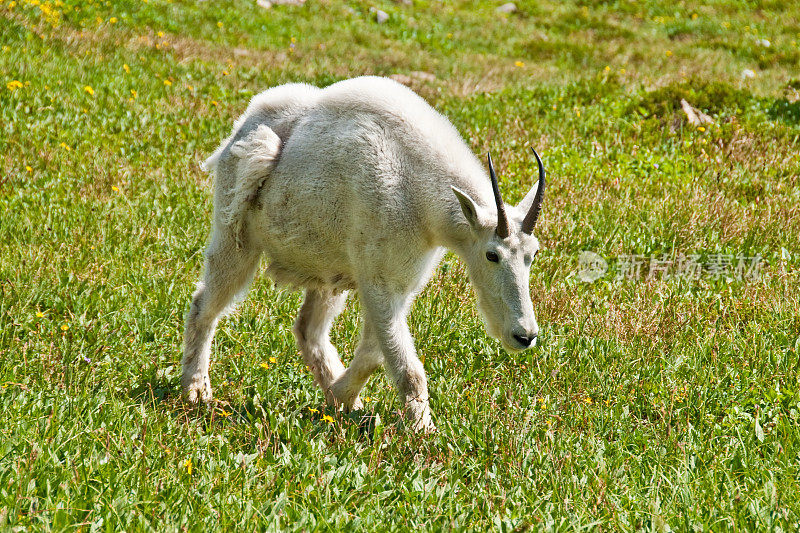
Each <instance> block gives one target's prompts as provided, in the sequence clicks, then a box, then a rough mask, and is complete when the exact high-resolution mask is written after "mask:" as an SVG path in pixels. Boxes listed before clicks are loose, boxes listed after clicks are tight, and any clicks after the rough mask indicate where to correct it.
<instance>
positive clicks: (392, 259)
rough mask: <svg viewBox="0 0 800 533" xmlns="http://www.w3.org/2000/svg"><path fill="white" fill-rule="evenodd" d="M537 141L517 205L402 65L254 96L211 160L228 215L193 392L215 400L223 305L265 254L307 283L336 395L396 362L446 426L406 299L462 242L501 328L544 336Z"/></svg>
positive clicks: (409, 390) (326, 383)
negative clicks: (350, 351) (349, 331)
mask: <svg viewBox="0 0 800 533" xmlns="http://www.w3.org/2000/svg"><path fill="white" fill-rule="evenodd" d="M534 155H535V157H536V161H537V163H538V167H539V179H538V182H537V185H536V186H535V187H533V189H532V190H531V191H530V192H529V193H528V194H527V195H526V196H525V198H524V199H523V200H522V202H521V203H520V204H519V205H517V206H504V204H503V201H502V199H501V197H500V191H499V189H498V185H497V178H496V177H495V173H494V168H493V167H492V161H491V157H489V171H490V176H489V177H488V178H487V176H486V172H485V170H484V168H483V167H482V165H481V164H480V162H479V161H478V159H477V158H476V157H475V156H474V155H473V154H472V152H471V151H470V149H469V148H468V147H467V145H466V144H465V143H464V141H463V140H462V139H461V137H460V136H459V134H458V132H457V131H456V129H455V128H454V127H453V126H452V124H450V122H449V121H448V120H447V119H446V118H444V117H443V116H442V115H440V114H439V113H437V112H436V111H434V110H433V108H431V107H430V106H429V105H428V104H427V103H426V102H425V101H424V100H423V99H422V98H420V97H419V96H417V95H416V94H415V93H414V92H412V91H411V90H410V89H407V88H406V87H404V86H402V85H400V84H398V83H396V82H394V81H392V80H389V79H385V78H378V77H361V78H354V79H350V80H345V81H342V82H339V83H335V84H333V85H331V86H329V87H327V88H325V89H319V88H317V87H312V86H309V85H304V84H287V85H282V86H279V87H275V88H272V89H269V90H267V91H265V92H263V93H261V94H259V95H257V96H256V97H254V98H253V100H252V101H251V103H250V105H249V107H248V108H247V111H246V112H245V113H244V115H242V117H241V118H239V119H238V120H237V121H236V123H235V124H234V127H233V133H232V134H231V136H230V137H229V138H228V139H226V140H225V141H223V142H222V144H221V145H220V147H219V148H218V149H217V150H216V152H214V154H213V155H212V156H211V157H209V158H208V160H206V161H205V162H204V168H205V169H206V170H208V171H210V172H213V174H214V177H215V186H214V221H213V229H212V232H211V239H210V243H209V245H208V248H207V250H206V261H205V270H204V275H203V281H202V282H201V283H199V284H198V288H197V290H196V292H195V293H194V295H193V296H192V302H191V307H190V310H189V313H188V315H187V319H186V331H185V339H184V341H185V346H184V353H183V362H182V365H183V377H182V380H181V384H182V387H183V390H184V394H185V395H186V397H187V398H188V400H189V401H191V402H197V401H208V400H210V399H211V384H210V381H209V376H208V368H209V357H210V349H211V341H212V338H213V335H214V329H215V327H216V323H217V320H218V318H219V316H220V315H221V313H222V312H223V311H224V310H225V309H226V308H227V307H228V306H229V305H230V303H231V301H232V300H233V298H234V296H236V294H237V293H241V292H242V291H244V290H245V288H246V287H247V285H248V284H249V283H250V281H251V279H252V277H253V275H254V273H255V271H256V268H257V266H258V263H259V258H260V256H261V254H262V253H264V254H265V255H266V256H267V258H268V262H269V266H268V274H269V275H270V276H271V277H272V278H273V279H274V280H276V282H279V283H286V284H289V285H293V286H296V287H302V288H304V289H305V301H304V302H303V305H302V307H301V309H300V312H299V314H298V316H297V320H296V322H295V325H294V330H293V331H294V335H295V337H296V339H297V343H298V346H299V349H300V351H301V352H302V355H303V358H304V360H305V363H306V364H307V365H308V367H309V368H310V369H311V371H312V373H313V375H314V380H315V381H316V383H317V384H318V385H319V386H320V387H321V388H322V390H323V391H324V392H325V397H326V400H327V401H328V402H329V403H330V404H332V405H335V406H340V407H343V408H344V409H358V408H361V407H362V404H361V400H360V399H359V392H360V391H361V389H362V388H363V386H364V384H365V383H366V381H367V380H368V379H369V377H370V375H371V374H372V373H373V372H374V371H375V370H376V369H377V368H378V367H379V366H380V365H381V364H382V365H384V366H385V368H386V370H387V373H388V375H389V376H390V378H391V380H392V382H393V383H394V385H395V387H396V388H397V390H398V393H399V394H400V397H401V400H402V401H403V402H404V409H405V415H406V417H407V419H408V420H409V421H410V422H411V426H412V428H414V429H415V430H422V431H430V430H433V429H435V427H434V425H433V422H432V421H431V416H430V410H429V406H428V388H427V387H428V386H427V378H426V376H425V371H424V369H423V366H422V363H421V362H420V360H419V359H418V358H417V354H416V351H415V349H414V342H413V338H412V337H411V333H410V332H409V329H408V325H407V323H406V314H407V312H408V310H409V307H410V305H411V303H412V301H413V299H414V297H415V295H416V294H417V293H418V292H419V291H420V290H421V289H422V288H423V287H424V286H425V284H426V283H427V281H428V279H429V277H430V276H431V273H432V272H433V270H434V269H435V267H436V265H437V264H438V263H439V260H440V259H441V257H442V255H443V253H444V250H445V249H450V250H452V251H454V252H455V253H456V254H457V255H458V256H459V257H460V258H461V259H462V260H463V261H464V262H465V263H466V266H467V270H468V274H469V278H470V280H471V282H472V284H473V286H474V287H475V291H476V293H477V298H478V306H479V309H480V311H481V313H482V315H483V317H484V321H485V323H486V326H487V331H488V333H489V334H490V335H491V336H493V337H495V338H497V339H499V340H500V341H501V343H502V344H503V346H504V347H505V348H506V349H508V350H512V351H518V350H523V349H526V348H528V347H529V346H531V345H533V344H535V342H536V336H537V334H538V331H539V328H538V325H537V323H536V318H535V316H534V312H533V306H532V304H531V299H530V294H529V289H528V278H529V274H530V267H531V262H532V261H533V259H534V257H535V255H536V253H537V251H538V250H539V242H538V240H537V239H536V237H534V236H533V235H532V231H533V228H534V225H535V224H536V219H537V217H538V214H539V207H540V205H541V202H542V197H543V195H544V186H545V176H544V168H543V166H542V162H541V159H539V156H538V154H536V152H535V151H534ZM349 290H356V291H357V292H358V295H359V298H360V300H361V304H362V307H363V316H362V332H361V340H360V342H359V344H358V346H357V348H356V350H355V354H354V357H353V360H352V363H351V364H350V366H349V367H348V368H347V369H345V368H344V366H343V365H342V363H341V361H340V360H339V355H338V353H337V351H336V348H334V347H333V345H332V344H331V342H330V339H329V332H330V328H331V324H332V322H333V320H334V319H335V318H336V316H337V315H338V314H339V313H340V312H341V311H342V309H343V307H344V304H345V300H346V298H347V293H348V291H349Z"/></svg>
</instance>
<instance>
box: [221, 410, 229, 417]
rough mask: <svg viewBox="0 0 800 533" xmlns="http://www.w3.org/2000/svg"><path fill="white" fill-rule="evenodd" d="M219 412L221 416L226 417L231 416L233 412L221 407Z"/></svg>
mask: <svg viewBox="0 0 800 533" xmlns="http://www.w3.org/2000/svg"><path fill="white" fill-rule="evenodd" d="M219 414H220V416H224V417H228V416H231V413H229V412H228V411H226V410H225V409H220V410H219Z"/></svg>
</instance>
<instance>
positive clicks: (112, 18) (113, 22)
mask: <svg viewBox="0 0 800 533" xmlns="http://www.w3.org/2000/svg"><path fill="white" fill-rule="evenodd" d="M108 21H109V22H110V23H111V24H116V23H117V17H111V18H110V19H108Z"/></svg>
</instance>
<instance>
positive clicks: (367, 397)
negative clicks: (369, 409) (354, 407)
mask: <svg viewBox="0 0 800 533" xmlns="http://www.w3.org/2000/svg"><path fill="white" fill-rule="evenodd" d="M362 400H364V403H369V402H371V401H372V398H370V397H369V396H364V397H363V398H362Z"/></svg>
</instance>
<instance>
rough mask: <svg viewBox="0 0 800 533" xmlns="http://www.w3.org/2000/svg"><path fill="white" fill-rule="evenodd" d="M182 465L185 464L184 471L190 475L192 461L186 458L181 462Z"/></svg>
mask: <svg viewBox="0 0 800 533" xmlns="http://www.w3.org/2000/svg"><path fill="white" fill-rule="evenodd" d="M183 466H185V467H186V473H187V474H189V475H190V476H191V475H192V461H191V460H189V459H186V460H185V461H184V462H183Z"/></svg>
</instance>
